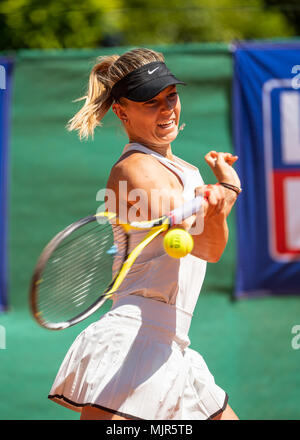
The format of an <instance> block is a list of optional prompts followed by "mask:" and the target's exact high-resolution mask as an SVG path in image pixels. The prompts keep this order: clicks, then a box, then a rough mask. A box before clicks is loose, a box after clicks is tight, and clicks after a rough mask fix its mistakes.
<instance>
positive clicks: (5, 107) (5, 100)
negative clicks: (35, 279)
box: [0, 57, 13, 311]
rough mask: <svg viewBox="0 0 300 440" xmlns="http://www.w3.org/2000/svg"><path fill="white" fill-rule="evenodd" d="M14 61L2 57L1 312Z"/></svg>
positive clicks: (4, 301) (4, 291)
mask: <svg viewBox="0 0 300 440" xmlns="http://www.w3.org/2000/svg"><path fill="white" fill-rule="evenodd" d="M12 71H13V61H12V60H11V59H7V58H1V57H0V311H1V310H6V309H7V307H8V298H7V284H8V262H7V260H8V258H7V221H8V218H7V197H8V194H7V191H8V151H9V149H8V143H9V131H10V99H11V82H12Z"/></svg>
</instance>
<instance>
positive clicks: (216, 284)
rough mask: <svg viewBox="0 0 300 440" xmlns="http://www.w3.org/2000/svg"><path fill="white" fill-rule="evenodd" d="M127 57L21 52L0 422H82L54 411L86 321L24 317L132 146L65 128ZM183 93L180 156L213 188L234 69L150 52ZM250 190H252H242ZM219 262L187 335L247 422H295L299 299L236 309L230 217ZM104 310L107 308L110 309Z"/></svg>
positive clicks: (208, 54) (211, 50)
mask: <svg viewBox="0 0 300 440" xmlns="http://www.w3.org/2000/svg"><path fill="white" fill-rule="evenodd" d="M127 49H128V48H114V49H100V48H99V49H97V50H64V51H47V52H42V51H21V52H19V53H18V54H17V55H16V67H15V74H14V96H13V106H12V139H11V152H10V165H11V166H10V170H11V171H10V219H9V220H10V221H9V225H10V226H9V262H10V286H9V287H10V288H9V297H10V310H9V311H8V312H7V313H5V314H2V315H0V325H2V326H3V327H2V328H4V329H5V332H6V349H1V350H0V390H1V397H2V398H1V400H0V419H78V414H77V413H75V412H72V411H70V410H67V409H65V408H63V407H61V406H59V405H57V404H54V403H53V402H50V401H48V399H47V394H48V391H49V389H50V387H51V384H52V381H53V379H54V376H55V374H56V372H57V369H58V367H59V365H60V362H61V361H62V358H63V356H64V354H65V352H66V350H67V349H68V347H69V345H70V344H71V342H72V341H73V339H74V338H75V336H76V335H77V334H78V333H79V332H80V331H81V330H82V329H83V328H85V327H86V326H87V325H88V324H89V323H90V322H92V321H94V320H95V319H97V317H98V316H99V313H98V314H97V313H96V314H95V315H94V316H93V317H91V318H90V319H89V320H87V321H85V322H84V323H81V324H79V325H77V326H75V327H73V328H70V329H68V330H65V331H62V332H50V331H47V330H44V329H42V328H40V327H38V325H37V324H36V323H35V322H34V321H33V320H32V318H31V316H30V312H29V309H28V286H29V282H30V277H31V273H32V269H33V267H34V264H35V262H36V259H37V258H38V255H39V253H40V252H41V250H42V248H43V246H44V245H45V244H46V243H47V241H48V240H49V239H50V238H52V236H53V235H54V234H55V233H57V232H58V231H59V230H60V229H62V228H63V227H65V226H66V225H68V224H69V223H71V222H73V221H74V220H76V219H78V218H80V217H83V216H86V215H88V214H90V213H94V212H95V211H96V209H97V207H98V206H99V203H100V202H97V201H96V193H97V191H98V190H99V189H102V188H104V187H105V183H106V180H107V178H108V175H109V171H110V168H111V166H112V165H113V163H114V162H115V161H116V159H117V158H118V157H119V155H120V153H121V151H122V148H123V146H124V144H125V143H126V142H127V139H126V136H125V134H124V132H123V131H122V128H121V126H120V123H119V122H118V120H117V119H116V117H115V116H114V115H113V114H112V112H109V113H108V114H107V116H106V117H105V119H104V126H103V127H102V128H98V129H97V131H96V135H95V138H94V141H88V142H80V141H79V140H78V138H77V136H76V134H74V133H69V132H67V131H66V129H65V125H66V123H67V121H68V119H70V117H72V116H73V114H74V113H75V112H76V110H77V109H78V108H79V107H80V105H81V103H74V102H72V101H74V99H76V98H78V97H79V96H82V95H84V94H85V90H86V86H87V81H88V76H89V72H90V70H91V68H92V66H93V64H94V62H95V58H96V57H97V56H99V55H105V54H111V53H122V52H124V51H125V50H127ZM155 49H156V50H161V51H162V52H163V53H164V55H165V57H166V62H167V64H168V66H169V67H170V69H171V70H172V71H174V73H175V74H176V75H177V76H178V77H179V78H181V79H182V80H183V81H185V82H186V83H187V84H188V86H186V87H183V86H182V87H181V86H180V97H181V101H182V118H181V122H184V123H185V124H186V127H185V129H184V131H183V132H181V133H180V135H179V136H178V138H177V139H176V141H175V142H174V145H173V150H174V152H175V154H177V155H178V156H180V157H182V158H183V159H185V160H187V161H189V162H191V163H193V164H194V165H196V166H198V167H199V169H200V172H201V174H202V175H203V177H204V180H205V181H206V182H212V183H214V182H215V179H214V177H213V175H212V173H211V171H210V170H209V169H208V167H207V165H206V164H205V161H204V154H205V153H206V152H208V151H209V150H210V149H215V150H217V151H232V150H233V145H232V137H231V127H232V121H231V81H232V72H233V69H232V57H231V53H230V50H229V47H228V46H226V45H215V44H213V45H212V44H207V45H184V46H174V47H155ZM243 185H245V182H243ZM229 228H230V239H229V243H228V246H227V248H226V250H225V252H224V254H223V257H222V259H221V261H220V262H218V263H217V264H209V265H208V271H207V276H206V279H205V283H204V286H203V289H202V292H201V295H200V298H199V301H198V304H197V307H196V310H195V314H194V318H193V322H192V328H191V333H190V338H191V347H192V348H194V349H196V350H198V351H199V352H200V353H201V354H202V355H203V356H204V358H205V360H206V362H207V364H208V366H209V368H210V370H211V371H212V373H213V374H214V375H215V380H216V382H217V383H218V384H219V385H220V386H221V387H223V388H224V389H225V390H226V391H227V393H228V394H229V404H230V405H231V406H232V407H233V409H234V410H235V411H236V413H237V414H238V416H239V417H240V418H241V419H298V418H299V416H300V409H299V406H298V401H299V391H300V374H299V365H300V350H293V349H292V346H291V340H292V336H293V335H292V334H291V329H292V327H293V326H294V325H296V324H300V314H299V305H300V299H299V298H295V297H293V298H292V297H281V298H272V297H269V298H260V299H251V300H243V301H235V300H234V299H233V290H234V273H235V266H236V263H237V262H236V247H235V212H234V211H233V212H232V213H231V215H230V217H229ZM107 306H109V304H108V305H107Z"/></svg>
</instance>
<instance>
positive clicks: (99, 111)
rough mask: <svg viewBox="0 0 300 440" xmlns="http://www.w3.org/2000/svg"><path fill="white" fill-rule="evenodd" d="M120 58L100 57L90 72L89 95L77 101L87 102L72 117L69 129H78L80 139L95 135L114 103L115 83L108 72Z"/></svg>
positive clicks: (114, 56)
mask: <svg viewBox="0 0 300 440" xmlns="http://www.w3.org/2000/svg"><path fill="white" fill-rule="evenodd" d="M118 58H119V56H118V55H111V56H106V57H99V58H98V61H99V62H98V63H97V64H96V65H95V66H94V67H93V69H92V71H91V73H90V77H89V85H88V91H87V96H83V97H82V98H78V99H76V101H82V100H84V99H85V103H84V105H83V107H82V108H81V109H80V110H79V111H78V112H77V113H76V114H75V116H73V118H72V119H70V121H69V122H68V125H67V129H68V130H69V131H72V130H77V131H78V134H79V138H80V140H81V139H87V138H88V137H89V136H91V137H92V138H93V137H94V130H95V128H96V127H97V126H99V125H100V126H101V125H102V124H101V120H102V119H103V117H104V115H105V114H106V113H107V112H108V110H109V109H110V107H111V105H112V103H113V98H112V97H111V94H110V92H111V89H112V87H113V85H114V83H113V82H112V81H111V80H110V78H109V74H108V72H109V68H110V67H111V65H112V64H113V63H114V62H115V61H116V60H117V59H118Z"/></svg>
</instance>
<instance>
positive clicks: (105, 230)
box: [38, 221, 128, 322]
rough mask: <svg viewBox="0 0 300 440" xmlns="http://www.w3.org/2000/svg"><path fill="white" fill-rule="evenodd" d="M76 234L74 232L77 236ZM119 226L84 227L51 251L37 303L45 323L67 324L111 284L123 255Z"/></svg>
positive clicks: (123, 238) (122, 237) (122, 239)
mask: <svg viewBox="0 0 300 440" xmlns="http://www.w3.org/2000/svg"><path fill="white" fill-rule="evenodd" d="M76 232H77V233H76ZM127 241H128V240H127V236H126V234H125V233H124V231H123V229H122V227H120V226H118V227H116V226H114V228H113V229H112V226H111V225H110V223H109V222H108V221H107V222H106V223H105V224H98V223H97V224H96V226H95V222H93V223H92V224H87V225H84V226H82V227H81V228H79V230H78V231H74V232H73V233H72V234H71V236H70V238H69V239H68V237H67V238H66V239H65V240H63V242H62V243H61V244H60V245H59V246H58V247H57V248H56V249H55V250H54V251H53V254H52V255H51V257H50V259H49V261H48V263H47V266H46V268H45V270H44V272H43V274H42V276H41V283H40V286H39V293H38V301H39V309H40V310H43V318H44V319H45V320H46V321H49V322H50V321H52V322H57V321H67V320H68V319H71V318H72V317H74V314H76V315H78V314H80V313H81V311H84V310H86V308H87V307H89V306H91V305H92V304H93V303H94V302H95V301H96V300H97V299H98V298H99V296H100V294H101V293H102V292H103V291H105V290H106V289H107V288H108V286H109V285H110V284H111V283H112V280H113V277H114V274H115V273H117V272H118V269H119V268H120V267H121V266H122V264H123V261H124V258H125V256H126V248H127Z"/></svg>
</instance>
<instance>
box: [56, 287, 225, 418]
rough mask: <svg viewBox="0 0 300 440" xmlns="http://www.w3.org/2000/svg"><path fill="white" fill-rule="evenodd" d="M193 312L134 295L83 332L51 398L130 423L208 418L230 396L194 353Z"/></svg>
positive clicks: (60, 371)
mask: <svg viewBox="0 0 300 440" xmlns="http://www.w3.org/2000/svg"><path fill="white" fill-rule="evenodd" d="M190 322H191V315H189V314H187V313H185V312H183V311H181V310H179V309H178V308H176V307H175V306H171V305H168V304H166V303H163V302H159V301H156V300H152V299H149V298H144V297H142V296H135V295H130V296H128V297H126V298H122V299H120V300H118V301H117V302H116V303H115V304H114V305H113V307H112V309H111V311H110V312H108V313H106V314H105V315H104V316H103V317H102V318H100V320H99V321H97V322H94V323H93V324H91V325H90V326H89V327H87V329H85V330H84V331H83V332H81V333H80V334H79V336H78V337H77V338H76V339H75V341H74V343H73V344H72V346H71V347H70V349H69V351H68V353H67V355H66V357H65V359H64V360H63V362H62V365H61V367H60V369H59V371H58V374H57V376H56V379H55V381H54V384H53V386H52V388H51V390H50V393H49V396H48V397H49V398H50V399H51V400H53V401H55V402H57V403H60V404H61V405H63V406H66V407H68V408H71V409H73V410H75V411H79V412H80V411H81V410H82V408H83V407H84V406H86V405H91V406H94V407H96V408H100V409H104V410H106V411H110V412H113V413H115V414H119V415H122V416H124V417H127V418H130V419H144V420H205V419H210V418H212V417H214V416H216V415H217V414H219V413H220V412H222V411H223V410H224V409H225V407H226V404H227V400H228V397H227V394H226V393H225V391H223V390H222V389H221V388H220V387H219V386H217V385H216V384H215V381H214V377H213V376H212V374H211V373H210V371H209V370H208V368H207V365H206V363H205V361H204V359H203V358H202V356H200V354H199V353H197V352H196V351H194V350H192V349H190V348H188V345H189V344H190V341H189V338H188V336H187V335H188V330H189V327H190Z"/></svg>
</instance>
